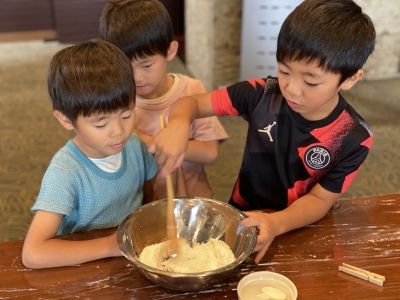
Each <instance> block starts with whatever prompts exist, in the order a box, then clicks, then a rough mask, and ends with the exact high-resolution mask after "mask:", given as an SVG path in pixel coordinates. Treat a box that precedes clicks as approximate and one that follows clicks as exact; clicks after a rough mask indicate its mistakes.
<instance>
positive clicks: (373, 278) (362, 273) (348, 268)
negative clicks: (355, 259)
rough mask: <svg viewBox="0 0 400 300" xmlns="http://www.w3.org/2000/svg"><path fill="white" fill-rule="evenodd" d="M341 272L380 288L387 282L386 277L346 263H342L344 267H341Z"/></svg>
mask: <svg viewBox="0 0 400 300" xmlns="http://www.w3.org/2000/svg"><path fill="white" fill-rule="evenodd" d="M339 271H342V272H344V273H347V274H350V275H353V276H355V277H358V278H360V279H364V280H366V281H369V282H371V283H374V284H376V285H379V286H383V282H384V281H385V277H384V276H382V275H379V274H376V273H372V272H369V271H366V270H363V269H361V268H357V267H355V266H352V265H349V264H345V263H342V266H339Z"/></svg>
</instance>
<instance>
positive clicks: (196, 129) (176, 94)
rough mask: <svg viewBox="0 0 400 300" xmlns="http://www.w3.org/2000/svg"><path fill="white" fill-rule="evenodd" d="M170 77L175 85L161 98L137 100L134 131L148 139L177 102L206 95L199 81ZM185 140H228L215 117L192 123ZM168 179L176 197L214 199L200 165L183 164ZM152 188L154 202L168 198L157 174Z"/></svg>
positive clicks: (163, 180) (192, 163)
mask: <svg viewBox="0 0 400 300" xmlns="http://www.w3.org/2000/svg"><path fill="white" fill-rule="evenodd" d="M170 75H171V76H174V84H173V86H172V87H171V89H170V90H169V91H168V92H167V93H166V94H165V95H164V96H162V97H160V98H158V99H152V100H146V99H142V98H140V97H139V96H137V97H136V106H135V109H134V112H135V128H136V129H138V130H140V131H142V132H143V133H145V134H147V135H150V136H154V135H156V134H157V133H158V132H159V131H160V121H159V120H160V115H163V116H164V118H165V120H166V123H167V124H168V117H169V111H170V108H171V105H172V104H173V103H174V102H175V101H176V100H177V99H178V98H181V97H184V96H190V95H195V94H201V93H205V92H206V89H205V88H204V86H203V84H202V83H201V82H200V81H199V80H196V79H193V78H190V77H188V76H185V75H180V74H170ZM188 138H189V139H195V140H199V141H203V142H205V141H213V140H218V141H221V142H222V141H224V140H225V139H227V138H228V135H227V133H226V132H225V130H224V128H223V127H222V125H221V123H220V122H219V121H218V119H217V117H209V118H202V119H197V120H195V121H194V122H193V123H192V125H191V126H190V133H189V137H188ZM171 176H172V181H173V184H174V190H175V191H174V192H175V196H176V197H205V198H212V197H213V192H212V188H211V185H210V182H209V181H208V177H207V174H206V170H205V166H204V165H203V164H200V163H194V162H188V161H184V162H183V163H182V165H181V166H180V167H179V168H178V169H176V170H175V171H174V172H173V173H171ZM153 185H154V191H155V194H156V198H157V199H165V198H167V192H166V186H165V178H162V179H160V178H158V173H157V175H156V176H155V177H154V179H153Z"/></svg>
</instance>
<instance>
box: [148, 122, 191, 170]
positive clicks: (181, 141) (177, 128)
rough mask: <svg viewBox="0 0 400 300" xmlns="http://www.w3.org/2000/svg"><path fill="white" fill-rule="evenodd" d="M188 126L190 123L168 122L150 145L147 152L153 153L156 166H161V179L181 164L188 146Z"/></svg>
mask: <svg viewBox="0 0 400 300" xmlns="http://www.w3.org/2000/svg"><path fill="white" fill-rule="evenodd" d="M189 126H190V123H186V124H182V122H170V123H168V125H167V126H166V127H165V128H164V129H162V130H161V131H160V132H159V133H158V134H157V135H156V136H155V137H154V139H153V142H152V143H151V144H150V147H149V149H148V150H149V152H151V153H154V157H155V159H156V160H157V162H158V164H159V165H162V166H163V167H162V169H161V171H160V174H159V175H160V176H161V177H165V176H166V175H167V174H169V173H171V172H172V171H173V170H174V169H176V168H178V167H179V166H180V165H181V164H182V161H183V159H184V158H185V151H186V147H187V144H188V137H189Z"/></svg>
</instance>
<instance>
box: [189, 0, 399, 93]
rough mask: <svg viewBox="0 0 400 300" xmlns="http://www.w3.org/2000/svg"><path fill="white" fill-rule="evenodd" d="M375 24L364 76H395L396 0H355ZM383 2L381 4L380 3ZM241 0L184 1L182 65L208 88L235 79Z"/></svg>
mask: <svg viewBox="0 0 400 300" xmlns="http://www.w3.org/2000/svg"><path fill="white" fill-rule="evenodd" d="M355 2H356V3H358V4H359V5H360V6H361V7H362V8H363V11H364V12H365V13H366V14H368V15H369V16H370V17H371V19H372V21H373V22H374V24H375V27H376V32H377V43H376V47H375V51H374V53H373V54H372V55H371V57H370V58H369V59H368V61H367V63H366V65H365V68H364V69H365V78H366V79H382V78H393V77H397V76H398V74H399V70H400V1H399V0H385V1H377V0H355ZM382 3H384V5H382ZM241 12H242V0H185V39H186V45H185V47H186V65H187V68H188V70H189V72H190V73H191V74H192V76H193V77H195V78H198V79H199V80H201V81H202V82H203V83H204V85H205V86H206V88H207V89H208V90H211V89H216V88H219V87H221V86H226V85H229V84H232V83H234V82H236V81H238V80H239V73H240V70H239V68H240V37H241Z"/></svg>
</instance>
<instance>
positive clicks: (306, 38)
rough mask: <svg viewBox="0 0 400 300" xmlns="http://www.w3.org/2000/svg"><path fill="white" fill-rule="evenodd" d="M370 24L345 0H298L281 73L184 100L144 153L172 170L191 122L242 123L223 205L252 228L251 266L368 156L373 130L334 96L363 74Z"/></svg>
mask: <svg viewBox="0 0 400 300" xmlns="http://www.w3.org/2000/svg"><path fill="white" fill-rule="evenodd" d="M374 44H375V29H374V26H373V24H372V21H371V20H370V18H369V17H368V16H367V15H365V14H363V12H362V10H361V8H360V7H359V6H358V5H357V4H356V3H354V2H353V1H351V0H335V1H326V0H305V1H303V2H302V3H301V4H300V5H299V6H298V7H296V8H295V10H294V11H293V12H292V13H291V14H290V15H289V16H288V17H287V18H286V20H285V22H284V23H283V25H282V27H281V30H280V32H279V36H278V47H277V54H276V57H277V62H278V77H277V78H272V77H268V78H267V79H261V78H260V79H253V80H248V81H245V82H241V83H237V84H234V85H232V86H230V87H228V88H225V89H222V90H219V91H214V92H211V93H207V94H201V95H195V96H192V97H185V98H181V99H180V100H178V101H176V102H175V104H174V106H173V107H172V109H171V112H170V116H169V124H168V126H167V127H166V128H165V129H164V130H162V131H161V132H160V133H159V134H158V135H157V136H156V137H155V139H154V141H153V144H152V145H151V146H150V148H149V150H150V151H152V152H154V153H155V157H156V159H157V160H158V162H159V163H160V164H163V165H164V169H163V171H162V173H161V174H164V175H165V174H167V173H168V172H170V171H171V170H172V169H174V168H176V167H177V166H179V164H180V163H181V161H182V159H183V155H184V151H185V149H186V143H187V140H185V139H184V137H186V136H187V135H188V130H189V125H190V123H191V122H192V121H193V120H194V119H195V118H202V117H208V116H212V115H219V116H223V115H233V116H239V115H240V116H242V117H243V118H244V119H245V120H247V121H248V124H249V129H248V135H247V141H246V148H245V151H244V157H243V162H242V166H241V170H240V174H239V177H238V180H237V182H236V184H235V187H234V190H233V193H232V196H231V199H230V203H231V204H232V205H234V206H236V207H239V208H240V209H243V210H254V209H260V208H272V209H278V210H279V211H278V212H276V213H272V214H267V213H262V212H247V213H246V214H247V215H248V216H249V218H247V219H245V220H244V221H243V225H244V226H256V227H257V228H258V230H259V235H258V238H257V245H256V248H255V251H257V252H258V254H257V256H256V258H255V262H256V263H258V262H259V261H260V260H261V258H262V257H263V256H264V254H265V252H266V251H267V249H268V247H269V245H270V244H271V242H272V241H273V240H274V238H275V237H276V236H278V235H280V234H283V233H285V232H288V231H291V230H293V229H296V228H300V227H303V226H306V225H309V224H311V223H313V222H316V221H317V220H319V219H321V218H322V217H323V216H324V215H325V214H326V213H327V212H328V211H329V209H330V208H331V207H332V206H333V204H334V203H335V202H336V201H337V200H338V199H339V197H340V195H341V194H342V193H343V192H345V191H346V189H347V188H348V186H349V185H350V183H351V181H352V180H353V178H354V177H355V175H356V174H357V172H358V170H359V168H360V166H361V164H362V163H363V161H364V160H365V158H366V157H367V155H368V152H369V148H370V147H371V143H372V139H373V134H372V132H371V130H370V129H369V127H368V126H367V125H366V123H365V121H364V120H363V119H362V118H361V117H360V116H359V115H358V114H357V112H356V111H355V110H354V109H353V108H352V107H351V106H350V105H349V104H348V103H347V102H346V100H345V99H344V98H343V97H342V96H341V95H340V94H339V92H340V90H348V89H350V88H351V87H352V86H353V85H354V84H355V83H357V81H358V80H359V79H360V78H361V77H362V76H363V70H362V69H361V68H362V67H363V65H364V64H365V62H366V60H367V58H368V57H369V55H370V54H371V53H372V51H373V49H374Z"/></svg>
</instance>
